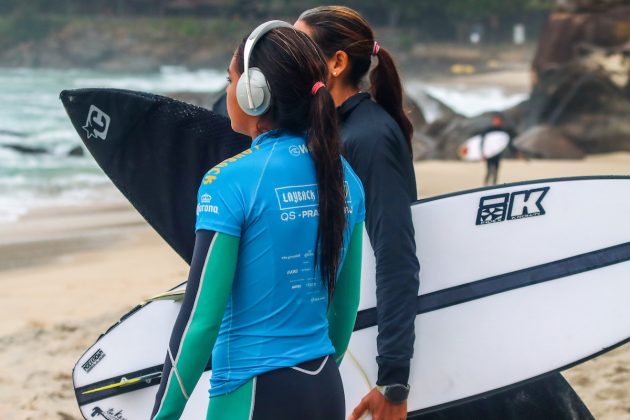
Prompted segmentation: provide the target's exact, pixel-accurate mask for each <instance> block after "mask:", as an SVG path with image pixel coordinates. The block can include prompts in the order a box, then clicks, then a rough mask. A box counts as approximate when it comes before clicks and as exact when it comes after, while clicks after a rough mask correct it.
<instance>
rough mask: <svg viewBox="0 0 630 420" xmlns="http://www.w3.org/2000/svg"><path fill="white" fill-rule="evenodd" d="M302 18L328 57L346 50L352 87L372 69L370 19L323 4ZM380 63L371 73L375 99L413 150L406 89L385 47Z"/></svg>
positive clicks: (304, 14)
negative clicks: (394, 122) (368, 20)
mask: <svg viewBox="0 0 630 420" xmlns="http://www.w3.org/2000/svg"><path fill="white" fill-rule="evenodd" d="M299 20H301V21H303V22H304V23H306V24H307V25H308V26H309V27H310V28H311V29H312V32H313V34H312V36H313V40H314V41H315V43H316V44H317V45H318V46H319V47H320V48H321V49H322V51H323V52H324V54H325V55H326V57H328V58H330V57H332V56H333V55H334V54H335V53H336V52H337V51H345V53H346V54H348V58H349V61H350V69H349V72H348V81H349V82H350V83H351V84H352V85H353V86H359V82H360V81H361V79H362V78H363V77H364V76H365V74H366V73H367V72H368V70H369V69H370V63H371V56H372V52H373V50H374V33H373V32H372V28H370V25H369V24H368V22H367V21H366V20H365V19H364V18H363V16H361V15H360V14H359V13H358V12H356V11H355V10H352V9H350V8H349V7H345V6H320V7H316V8H314V9H310V10H307V11H305V12H304V13H302V14H301V15H300V17H299ZM377 57H378V65H377V66H376V67H375V68H374V70H372V72H371V73H370V85H371V87H370V89H371V92H370V93H371V94H372V98H374V100H375V101H376V102H377V103H378V104H379V105H380V106H382V107H383V108H384V109H385V111H387V113H388V114H389V115H391V117H392V118H393V119H394V121H396V123H398V126H399V127H400V129H401V130H402V132H403V134H404V136H405V138H406V139H407V144H408V146H409V151H410V153H411V150H412V149H411V138H412V137H413V126H412V125H411V121H409V118H407V115H406V114H405V111H404V109H403V90H402V85H401V83H400V77H399V75H398V70H396V65H395V64H394V60H393V59H392V56H391V55H390V54H389V52H387V50H386V49H385V48H383V47H380V49H379V50H378V53H377Z"/></svg>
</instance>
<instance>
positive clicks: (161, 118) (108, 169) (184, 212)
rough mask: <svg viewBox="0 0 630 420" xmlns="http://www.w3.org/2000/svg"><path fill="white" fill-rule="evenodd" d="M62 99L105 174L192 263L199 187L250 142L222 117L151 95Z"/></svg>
mask: <svg viewBox="0 0 630 420" xmlns="http://www.w3.org/2000/svg"><path fill="white" fill-rule="evenodd" d="M60 99H61V101H62V103H63V105H64V107H65V109H66V112H67V114H68V117H69V118H70V121H71V122H72V125H73V126H74V128H75V130H76V131H77V134H79V137H80V138H81V140H82V141H83V143H84V144H85V146H86V148H87V149H88V150H89V152H90V153H91V154H92V156H93V157H94V159H95V160H96V162H97V163H98V165H99V166H100V167H101V168H102V169H103V171H104V172H105V174H106V175H107V176H108V177H109V178H110V179H111V180H112V182H113V183H114V185H116V187H117V188H118V189H119V190H120V191H121V192H122V193H123V194H124V196H125V197H126V198H127V199H128V200H129V201H130V202H131V204H132V205H133V206H134V207H135V208H136V209H137V210H138V212H140V214H141V215H142V216H143V217H144V218H145V219H146V220H147V222H149V224H150V225H151V226H152V227H153V228H154V229H155V230H156V231H157V232H158V233H159V234H160V235H161V236H162V237H163V238H164V239H165V240H166V242H167V243H168V244H169V245H170V246H171V247H172V248H173V249H174V250H175V251H176V252H177V253H178V254H179V255H180V256H181V257H182V258H183V259H184V260H185V261H187V262H189V263H190V260H191V258H192V250H193V247H194V235H195V206H196V202H197V189H198V187H199V183H200V181H201V179H202V177H203V175H204V174H205V173H206V172H207V171H208V170H209V169H210V168H212V167H213V166H214V165H216V164H217V163H220V162H221V161H223V160H225V159H227V158H229V157H232V156H234V155H235V154H237V153H240V152H241V151H243V150H245V149H246V148H248V147H249V146H250V144H251V139H249V137H246V136H243V135H241V134H238V133H235V132H234V131H233V130H232V128H231V125H230V121H229V119H227V118H225V117H223V116H221V115H218V114H215V113H214V112H212V111H209V110H207V109H204V108H200V107H197V106H194V105H190V104H187V103H184V102H180V101H177V100H175V99H172V98H167V97H164V96H159V95H154V94H151V93H144V92H135V91H129V90H120V89H77V90H64V91H62V92H61V94H60Z"/></svg>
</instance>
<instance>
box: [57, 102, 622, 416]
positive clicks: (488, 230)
mask: <svg viewBox="0 0 630 420" xmlns="http://www.w3.org/2000/svg"><path fill="white" fill-rule="evenodd" d="M103 95H104V97H102V96H103ZM71 98H73V99H71ZM99 98H100V99H99ZM62 99H64V104H65V103H66V102H68V105H66V107H67V108H68V107H70V108H73V109H72V111H70V110H69V111H68V113H69V115H70V116H71V119H73V124H74V125H75V127H78V128H77V132H79V134H80V135H81V136H82V139H83V140H84V142H86V144H89V143H90V142H97V145H96V146H88V149H89V150H90V151H91V152H92V150H94V152H92V153H93V154H94V156H95V158H96V160H97V161H98V162H99V164H100V165H101V167H103V169H104V170H105V172H106V173H107V174H108V175H109V176H110V177H111V178H112V179H113V180H114V182H115V183H116V185H117V186H118V185H122V184H125V185H122V187H121V189H123V188H124V189H125V191H126V195H127V197H128V198H130V201H131V202H132V204H134V206H136V207H137V208H138V209H139V211H140V212H141V213H142V214H143V215H144V216H145V217H146V218H147V219H148V221H149V223H151V224H152V226H154V228H156V230H158V232H160V234H161V235H162V236H163V237H165V239H166V240H167V242H169V244H171V246H173V248H174V249H175V250H177V251H178V253H179V254H180V255H183V256H184V255H190V253H191V252H192V246H193V243H192V239H190V243H188V242H187V239H185V236H183V235H185V232H181V231H178V230H177V229H175V228H174V227H175V226H180V228H181V226H185V224H183V225H182V224H178V223H182V222H181V221H175V220H169V218H178V217H180V216H181V215H180V214H178V211H182V209H181V208H180V209H179V210H177V211H176V210H173V209H175V208H176V206H178V205H179V204H178V203H172V202H170V201H169V200H163V201H154V202H152V203H153V205H157V204H160V203H161V204H162V205H163V206H166V207H168V209H164V208H160V209H153V208H152V207H151V206H150V205H148V204H147V203H146V202H144V200H145V199H148V200H150V199H153V197H152V196H151V195H150V194H148V193H146V192H143V191H141V190H142V188H144V185H143V183H142V182H138V181H135V182H134V179H133V177H130V178H132V179H125V178H124V175H122V174H120V172H122V171H126V170H129V167H130V166H133V165H134V164H133V163H130V162H125V163H124V162H120V160H133V159H135V156H134V154H133V152H135V153H140V151H142V150H144V148H146V147H155V148H161V147H162V142H166V143H175V145H173V144H169V145H164V147H165V149H166V150H171V153H175V152H174V150H176V149H177V147H176V144H177V142H180V139H181V137H179V136H177V135H176V134H177V132H178V130H177V129H174V128H172V127H165V128H164V130H165V131H164V133H174V134H175V135H173V136H165V135H164V134H163V133H161V132H160V131H158V132H156V133H154V134H155V135H157V136H158V137H156V138H154V139H153V140H151V141H148V140H147V139H146V138H143V137H142V133H143V132H144V127H143V126H145V125H147V124H148V125H151V124H153V123H154V119H155V118H156V116H157V115H161V114H151V116H147V113H149V112H151V111H152V110H154V109H156V108H160V107H163V109H162V110H161V111H160V112H163V113H166V114H170V112H168V110H169V109H170V107H171V105H173V106H174V108H173V109H180V110H182V109H183V110H184V111H182V112H180V113H176V115H177V116H178V117H173V116H170V117H169V118H170V119H169V120H168V121H170V123H172V124H175V125H177V124H180V121H182V120H183V121H186V120H187V118H191V114H192V115H193V116H195V117H194V118H193V121H210V122H211V123H210V124H211V125H212V124H213V123H212V122H213V121H214V122H216V123H217V124H222V125H221V126H220V127H221V129H217V128H216V126H213V127H206V126H205V125H198V126H197V127H198V131H192V132H191V134H190V138H188V140H187V141H189V142H190V143H184V144H186V145H185V146H182V147H184V148H187V152H185V153H188V154H189V156H195V144H197V145H201V147H202V149H203V148H206V149H205V150H206V152H207V153H208V154H209V155H212V153H213V152H216V151H218V153H219V154H220V153H229V151H226V150H227V149H224V148H223V147H224V142H229V141H231V140H233V139H235V140H237V142H238V140H239V139H238V137H234V134H229V133H226V131H227V130H229V128H228V127H229V125H228V124H229V122H227V121H226V120H225V119H223V120H221V119H218V117H217V116H216V115H214V114H212V113H211V112H210V111H206V110H203V109H199V108H196V107H191V109H192V110H193V111H194V112H193V111H191V113H190V114H189V113H188V112H186V111H185V110H186V109H187V108H188V107H190V106H187V105H186V104H182V103H177V102H175V103H173V102H170V101H172V100H169V99H168V98H163V97H156V96H155V95H148V94H137V93H133V92H131V93H130V92H124V91H106V92H104V91H100V90H89V91H79V92H77V91H73V92H66V93H65V95H64V94H63V93H62ZM97 99H98V100H99V102H96V100H97ZM136 99H139V100H141V101H140V102H139V104H144V105H145V106H146V108H144V111H143V112H139V111H138V112H136V111H134V112H131V113H129V114H125V113H120V112H119V111H118V107H119V106H120V105H119V103H120V101H123V103H124V101H125V100H129V101H135V100H136ZM156 102H157V105H156ZM95 103H96V105H94V104H95ZM79 104H82V105H79ZM92 105H94V106H95V108H98V110H96V111H95V110H93V109H92ZM130 115H131V116H133V117H134V118H135V120H134V121H135V123H133V124H131V123H128V121H129V118H130V117H129V116H130ZM118 118H120V119H121V122H120V123H121V124H126V123H128V125H127V128H126V129H124V128H120V127H119V128H118V130H120V131H119V133H118V134H117V136H118V137H116V138H118V139H119V140H118V141H116V142H108V139H111V138H112V137H109V135H110V133H111V132H110V131H109V130H111V129H114V127H115V125H114V124H116V120H117V119H118ZM165 124H166V123H165ZM167 125H168V124H167ZM185 126H186V125H185V124H183V127H185ZM85 127H87V129H86V128H85ZM94 127H96V128H94ZM180 127H181V126H180ZM206 129H208V130H216V132H217V133H218V135H217V136H216V137H212V136H205V135H204V133H206ZM132 133H133V135H132ZM195 136H202V138H203V140H204V141H203V142H202V141H200V140H198V139H195ZM157 138H159V139H160V140H159V141H158V140H157ZM241 140H242V139H241ZM147 141H148V143H147ZM206 141H207V142H210V143H212V142H216V143H220V144H214V145H212V146H209V145H207V144H205V142H206ZM98 142H100V143H98ZM142 142H145V143H142ZM195 142H196V143H195ZM245 143H246V142H243V143H240V145H243V144H245ZM140 144H144V146H140ZM245 147H247V146H245ZM108 148H113V149H117V150H106V149H108ZM132 151H133V152H132ZM237 151H238V150H237ZM206 152H204V153H206ZM147 153H148V152H147ZM151 153H153V152H151ZM153 158H154V160H150V159H149V162H146V161H145V159H143V158H139V159H140V160H142V162H143V163H142V164H143V165H144V166H142V167H143V170H147V168H148V169H149V170H153V169H154V168H155V166H156V165H158V166H160V167H162V166H163V165H164V164H163V163H161V162H162V161H161V159H166V161H168V162H169V164H173V165H175V166H174V168H175V169H177V170H174V169H168V170H165V172H167V171H168V175H167V174H165V173H163V172H162V171H159V170H157V171H155V172H154V174H155V178H154V179H153V181H154V182H155V183H159V182H164V184H162V186H161V188H158V187H156V186H149V187H148V188H149V189H150V191H153V193H155V192H158V193H159V192H160V191H161V190H162V189H169V188H171V190H170V191H167V192H165V193H164V194H165V196H167V197H169V198H170V199H175V200H180V199H181V200H185V198H186V197H188V195H187V194H188V193H186V192H185V191H184V190H183V189H179V187H178V185H177V183H174V182H173V181H172V180H171V181H168V180H165V179H164V178H165V177H167V176H169V175H172V176H176V177H177V176H182V178H181V179H191V178H194V177H192V176H191V175H190V174H187V173H186V174H185V172H195V173H197V172H201V173H203V171H204V170H205V169H203V170H202V169H201V168H199V167H195V165H201V166H203V167H204V168H205V167H207V166H208V165H207V164H204V163H203V162H202V159H198V160H192V161H191V162H192V163H191V165H187V164H186V163H187V162H184V164H183V163H182V161H181V160H179V159H176V158H174V157H172V156H171V155H168V154H167V156H164V155H155V156H153ZM108 159H109V160H108ZM180 159H181V158H180ZM210 159H214V160H218V158H217V156H216V155H212V156H210ZM200 162H201V163H200ZM196 171H197V172H196ZM121 178H122V180H121ZM127 182H130V184H127ZM191 182H192V181H191ZM197 183H198V182H197ZM130 185H131V186H130ZM195 189H196V187H195ZM125 191H123V192H125ZM629 191H630V177H590V178H567V179H552V180H541V181H531V182H526V183H519V184H507V185H502V186H500V187H489V188H483V189H478V190H471V191H466V192H460V193H457V194H451V195H447V196H442V197H437V198H432V199H428V200H421V201H419V202H417V203H415V204H414V205H413V206H412V216H413V220H414V226H415V228H416V242H417V248H418V255H419V258H420V261H421V265H422V271H421V287H420V293H419V296H418V299H417V302H416V303H417V308H416V309H417V313H418V315H417V318H416V346H415V348H416V352H415V357H414V359H413V360H412V370H411V377H410V384H411V386H412V394H411V395H410V398H409V400H408V408H409V411H410V413H409V415H410V417H411V416H414V415H416V414H419V413H423V412H427V411H430V410H434V409H438V408H441V407H447V406H449V405H452V404H456V403H459V402H462V401H466V400H468V399H472V398H475V397H477V396H480V395H488V394H491V393H493V392H497V391H498V390H502V389H506V388H509V387H512V386H515V385H518V384H522V383H524V382H527V381H529V380H532V379H534V378H540V377H541V376H543V375H545V374H547V373H550V372H556V371H559V370H561V369H563V368H566V367H568V366H571V365H573V364H575V363H579V362H580V361H583V360H587V359H588V358H591V357H593V356H595V355H597V354H599V353H600V352H602V351H604V350H607V349H610V348H613V347H615V346H617V345H619V344H621V343H623V342H626V341H628V339H629V338H630V307H629V305H627V299H626V296H627V293H628V292H630V282H628V281H627V279H628V278H629V277H630V224H629V223H627V221H626V219H627V214H630V212H629V210H630V194H628V192H629ZM192 200H194V194H193V198H192ZM193 208H194V204H193ZM188 225H189V226H188V228H190V230H191V231H194V220H191V221H190V222H189V223H188ZM160 229H167V230H160ZM169 229H170V230H169ZM171 235H177V237H176V238H172V237H171ZM182 238H184V239H182ZM364 244H365V248H364V260H363V273H362V288H361V303H360V307H359V314H358V316H357V322H356V325H355V331H354V333H353V335H352V338H351V341H350V346H349V351H348V353H347V355H346V357H345V358H344V361H343V363H342V365H341V367H340V369H341V373H342V379H343V382H344V388H345V392H346V407H347V409H348V410H349V411H350V410H352V408H353V407H354V406H355V405H356V403H357V402H358V401H359V400H360V398H361V397H362V396H363V395H364V394H365V393H366V392H367V391H368V390H369V389H370V388H371V387H372V386H373V385H374V383H375V380H376V374H377V366H376V363H375V356H376V334H377V331H376V309H375V304H376V302H375V292H374V290H375V284H374V270H375V264H374V259H373V252H372V250H371V249H370V247H369V241H368V240H367V238H366V240H364ZM177 246H179V247H177ZM183 287H184V285H180V286H178V287H176V288H175V289H173V290H171V291H168V292H167V293H166V294H162V295H159V296H157V297H156V298H155V299H151V300H150V301H148V302H145V303H143V304H142V305H139V306H138V307H136V308H134V309H133V310H132V311H131V312H130V313H128V314H126V315H125V316H124V317H123V318H122V319H121V321H120V322H118V323H117V324H115V325H114V326H113V327H112V328H110V329H109V330H108V331H107V332H106V333H105V334H103V335H102V336H101V337H100V338H99V339H98V340H97V341H96V343H95V344H94V345H93V346H91V347H90V348H89V349H88V350H87V351H86V352H85V354H84V355H83V356H82V357H81V358H80V359H79V361H78V362H77V364H76V366H75V368H74V371H73V382H74V387H75V394H76V397H77V401H78V403H79V406H80V409H81V412H82V413H83V415H84V417H85V418H93V417H95V416H101V417H103V418H117V419H119V420H120V419H136V418H148V416H149V413H150V411H151V408H152V406H153V398H154V395H155V393H156V391H157V386H158V384H159V380H160V372H161V369H162V363H163V361H164V357H165V354H166V346H167V343H168V338H169V335H170V331H171V328H172V325H173V323H174V321H175V318H176V316H177V313H178V310H179V306H180V303H179V299H180V297H181V294H182V289H183ZM210 368H211V362H210V361H209V365H208V370H207V372H206V373H205V374H204V375H203V377H202V378H201V380H200V381H199V384H198V385H197V387H196V388H195V391H194V392H193V394H192V396H191V399H190V400H189V402H188V405H187V408H186V411H185V413H184V417H183V418H187V419H193V418H199V413H205V409H206V407H207V401H208V396H207V389H208V386H209V385H208V378H209V376H210V375H211V371H210Z"/></svg>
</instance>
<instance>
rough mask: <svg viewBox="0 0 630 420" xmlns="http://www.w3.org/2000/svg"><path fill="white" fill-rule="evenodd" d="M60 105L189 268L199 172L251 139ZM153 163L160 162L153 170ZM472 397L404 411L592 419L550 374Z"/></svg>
mask: <svg viewBox="0 0 630 420" xmlns="http://www.w3.org/2000/svg"><path fill="white" fill-rule="evenodd" d="M60 99H61V100H62V102H63V105H64V107H65V109H66V112H67V113H68V116H69V117H70V120H71V121H72V124H73V126H74V128H75V130H76V131H77V133H78V134H79V136H80V138H81V140H82V141H83V143H84V144H85V145H86V147H87V149H88V150H89V151H90V153H91V154H92V155H93V156H94V158H95V160H96V161H97V162H98V163H99V165H100V166H101V168H102V169H103V170H104V172H105V173H106V174H107V175H108V176H109V177H110V179H111V180H112V182H114V184H115V185H116V187H117V188H118V189H119V190H120V191H121V192H122V193H123V194H124V195H125V197H126V198H127V199H128V200H129V201H130V202H131V204H132V205H133V206H134V207H135V208H136V209H137V210H138V211H139V213H140V214H141V215H142V216H143V217H144V218H145V219H146V220H147V222H148V223H149V224H150V225H151V226H152V227H153V228H154V229H155V230H156V231H157V232H158V233H159V234H160V235H161V236H162V237H163V239H164V240H166V242H167V243H168V244H169V245H170V246H171V247H172V248H173V249H174V250H175V251H176V252H177V253H178V254H179V255H180V256H181V257H182V258H183V259H184V260H185V261H186V262H188V263H190V261H191V259H192V251H193V248H194V226H195V206H196V201H197V200H196V196H197V189H198V186H199V183H200V182H201V179H202V177H203V175H204V174H205V172H207V171H208V170H209V169H210V168H212V167H213V166H215V165H216V164H218V163H220V162H221V161H223V160H225V159H227V158H229V157H231V156H234V155H235V154H237V153H239V152H241V151H243V150H245V149H247V148H248V147H249V146H250V144H251V140H250V139H249V138H248V137H246V136H243V135H240V134H237V133H235V132H233V131H232V129H231V124H230V121H229V120H228V119H227V118H225V117H222V116H220V115H218V114H215V113H213V112H212V111H209V110H207V109H204V108H200V107H197V106H194V105H191V104H187V103H184V102H181V101H177V100H175V99H172V98H167V97H164V96H160V95H154V94H150V93H144V92H135V91H129V90H121V89H77V90H70V91H63V92H61V94H60ZM156 162H162V164H161V165H160V166H157V164H156ZM182 169H183V170H182ZM141 306H143V305H140V306H138V307H136V308H134V309H133V310H132V311H131V312H130V313H129V314H127V315H125V316H124V317H123V318H122V319H121V321H119V322H118V323H116V324H115V325H114V326H112V327H111V328H114V327H116V326H117V325H119V323H120V322H122V321H124V319H126V318H127V317H128V316H130V315H131V314H132V313H133V312H135V311H136V310H138V309H140V307H141ZM111 328H110V330H111ZM108 331H109V330H108ZM99 338H100V337H99ZM209 367H210V366H208V368H209ZM154 368H155V367H154ZM140 386H142V385H140ZM129 388H135V386H134V385H131V386H130V387H129ZM130 390H131V389H130ZM78 391H79V390H78V389H75V392H77V400H78V401H80V400H82V399H83V398H80V397H79V392H78ZM475 398H476V399H475V400H472V401H468V402H465V403H464V404H462V405H454V406H445V407H442V409H441V410H439V411H431V412H424V410H423V411H422V412H415V413H409V414H410V416H409V418H422V419H425V420H428V419H436V420H437V419H458V418H461V419H472V418H480V419H481V418H484V419H494V418H496V419H532V418H542V417H541V416H545V417H546V418H554V419H592V418H593V417H592V415H591V414H590V412H589V411H588V409H587V408H586V406H585V405H584V403H583V402H582V401H581V400H580V398H579V396H578V395H577V394H576V393H575V391H574V390H573V389H572V388H571V387H570V385H569V384H568V383H567V382H566V380H564V378H563V377H562V376H561V375H560V374H558V373H552V374H551V375H550V376H545V377H543V378H534V379H533V380H531V381H529V382H528V383H526V384H521V385H520V386H518V387H516V388H510V389H506V390H502V391H498V392H497V393H493V394H491V395H488V396H476V397H475ZM462 402H464V401H459V403H462ZM549 416H551V417H549Z"/></svg>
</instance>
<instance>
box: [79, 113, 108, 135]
mask: <svg viewBox="0 0 630 420" xmlns="http://www.w3.org/2000/svg"><path fill="white" fill-rule="evenodd" d="M110 121H111V118H109V115H107V114H106V113H104V112H103V111H101V110H100V109H99V108H98V107H96V106H95V105H92V106H90V110H89V112H88V116H87V120H86V121H85V125H84V126H83V129H84V130H85V132H86V133H87V138H88V139H89V138H90V137H94V138H95V139H97V138H98V139H101V140H105V139H106V138H107V131H108V130H109V122H110Z"/></svg>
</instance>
